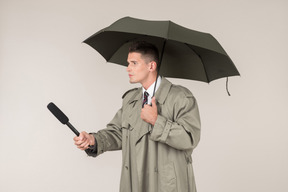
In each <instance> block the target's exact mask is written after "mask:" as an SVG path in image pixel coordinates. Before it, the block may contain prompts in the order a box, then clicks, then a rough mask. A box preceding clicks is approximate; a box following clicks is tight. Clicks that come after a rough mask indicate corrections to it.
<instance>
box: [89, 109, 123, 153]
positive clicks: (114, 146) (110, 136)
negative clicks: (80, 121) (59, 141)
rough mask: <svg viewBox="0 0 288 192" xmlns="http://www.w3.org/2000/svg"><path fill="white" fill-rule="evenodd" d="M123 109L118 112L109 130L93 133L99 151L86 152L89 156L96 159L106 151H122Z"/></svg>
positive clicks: (108, 126)
mask: <svg viewBox="0 0 288 192" xmlns="http://www.w3.org/2000/svg"><path fill="white" fill-rule="evenodd" d="M121 119H122V108H121V109H119V110H118V112H117V113H116V115H115V116H114V118H113V119H112V121H111V122H110V123H109V124H108V125H107V128H105V129H102V130H100V131H98V132H97V133H91V134H93V136H94V137H95V139H96V143H97V150H86V153H87V154H88V155H89V156H93V157H96V156H98V155H100V154H102V153H104V152H106V151H114V150H120V149H122V129H121Z"/></svg>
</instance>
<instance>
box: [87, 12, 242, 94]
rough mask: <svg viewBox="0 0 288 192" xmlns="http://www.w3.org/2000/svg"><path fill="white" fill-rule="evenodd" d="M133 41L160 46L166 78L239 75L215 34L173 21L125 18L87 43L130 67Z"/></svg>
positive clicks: (162, 73) (210, 77)
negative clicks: (128, 61)
mask: <svg viewBox="0 0 288 192" xmlns="http://www.w3.org/2000/svg"><path fill="white" fill-rule="evenodd" d="M134 41H147V42H150V43H153V44H154V45H155V46H156V47H157V48H158V50H159V52H160V66H161V70H160V71H159V74H160V75H163V76H165V77H172V78H183V79H191V80H197V81H203V82H207V83H209V82H211V81H213V80H215V79H219V78H223V77H227V79H228V77H229V76H236V75H240V74H239V72H238V70H237V68H236V67H235V65H234V63H233V62H232V60H231V59H230V57H229V56H228V54H227V53H226V52H225V50H224V49H223V48H222V46H221V45H220V44H219V42H218V41H217V40H216V39H215V38H214V37H213V36H212V35H210V34H209V33H203V32H199V31H195V30H191V29H188V28H185V27H182V26H180V25H178V24H176V23H173V22H171V21H148V20H141V19H136V18H132V17H124V18H121V19H119V20H117V21H116V22H114V23H112V24H111V25H110V26H108V27H106V28H104V29H102V30H100V31H98V32H97V33H95V34H94V35H92V36H90V37H89V38H87V39H86V40H85V41H84V43H87V44H88V45H90V46H91V47H92V48H94V49H95V50H97V51H98V52H99V53H100V54H101V55H102V56H103V57H104V58H105V59H106V61H107V62H111V63H116V64H120V65H124V66H127V55H128V48H129V46H130V44H131V42H134ZM226 85H227V84H226ZM227 92H228V90H227ZM228 94H229V92H228Z"/></svg>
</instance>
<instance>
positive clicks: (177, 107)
mask: <svg viewBox="0 0 288 192" xmlns="http://www.w3.org/2000/svg"><path fill="white" fill-rule="evenodd" d="M173 101H174V103H173ZM166 102H171V104H170V105H171V107H169V110H170V111H171V112H170V113H171V114H172V115H171V116H172V118H171V119H168V118H167V117H165V116H163V115H161V114H158V117H157V120H156V123H155V125H154V127H153V129H152V132H151V139H152V140H154V141H158V142H162V143H166V144H167V145H169V146H171V147H173V148H175V149H178V150H193V149H194V148H195V147H196V146H197V144H198V142H199V140H200V127H201V125H200V116H199V111H198V105H197V102H196V99H195V97H194V96H193V95H192V94H190V95H185V96H181V97H180V98H179V96H178V98H174V99H173V100H172V99H171V100H170V101H166Z"/></svg>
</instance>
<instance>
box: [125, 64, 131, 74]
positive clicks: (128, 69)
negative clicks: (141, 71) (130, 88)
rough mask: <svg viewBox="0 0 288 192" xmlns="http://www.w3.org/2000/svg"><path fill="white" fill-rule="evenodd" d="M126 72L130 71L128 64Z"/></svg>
mask: <svg viewBox="0 0 288 192" xmlns="http://www.w3.org/2000/svg"><path fill="white" fill-rule="evenodd" d="M126 71H127V72H130V71H131V69H130V64H128V66H127V68H126Z"/></svg>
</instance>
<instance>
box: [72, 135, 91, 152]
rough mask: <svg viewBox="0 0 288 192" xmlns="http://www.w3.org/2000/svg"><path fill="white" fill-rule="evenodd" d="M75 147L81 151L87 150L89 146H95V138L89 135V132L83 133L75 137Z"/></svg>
mask: <svg viewBox="0 0 288 192" xmlns="http://www.w3.org/2000/svg"><path fill="white" fill-rule="evenodd" d="M74 141H75V145H76V146H77V147H78V148H79V149H81V150H86V149H88V148H89V146H92V145H95V138H94V136H93V135H91V134H88V133H87V132H85V131H83V132H81V133H80V135H79V136H78V137H77V136H76V137H74Z"/></svg>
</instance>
